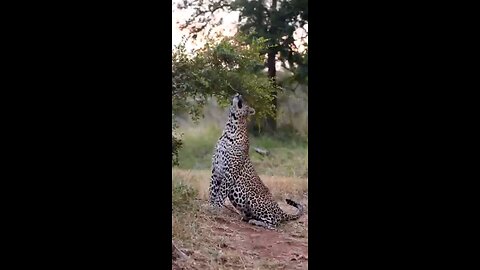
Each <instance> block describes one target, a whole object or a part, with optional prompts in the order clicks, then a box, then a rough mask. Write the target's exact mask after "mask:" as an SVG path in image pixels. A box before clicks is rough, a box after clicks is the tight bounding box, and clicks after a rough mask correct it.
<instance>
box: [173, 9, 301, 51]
mask: <svg viewBox="0 0 480 270" xmlns="http://www.w3.org/2000/svg"><path fill="white" fill-rule="evenodd" d="M179 1H183V0H172V49H173V48H174V46H176V45H178V44H179V43H180V41H181V40H182V36H184V35H185V36H186V35H187V31H186V30H184V31H181V30H180V28H179V22H180V23H182V22H184V21H185V20H186V19H187V18H189V17H190V15H191V14H193V10H192V9H184V10H178V9H177V8H176V6H177V3H178V2H179ZM187 1H188V0H187ZM216 14H218V15H217V16H219V17H222V18H223V24H222V25H221V26H220V27H219V28H217V29H216V31H219V32H221V33H222V34H223V35H224V36H232V35H234V34H235V32H236V23H237V22H238V12H220V11H218V12H217V13H216ZM305 28H306V29H307V31H308V24H307V25H305ZM302 35H305V31H303V30H301V29H300V30H298V31H297V32H296V33H295V35H294V37H295V38H298V37H300V36H302ZM306 42H307V43H308V37H307V38H306ZM295 43H296V46H297V47H298V48H299V50H300V51H302V50H303V46H302V45H301V43H302V42H300V41H297V42H295ZM201 45H202V43H201V42H200V43H199V44H196V45H195V44H193V43H191V42H188V43H187V44H186V47H187V50H192V49H194V48H198V47H199V46H201Z"/></svg>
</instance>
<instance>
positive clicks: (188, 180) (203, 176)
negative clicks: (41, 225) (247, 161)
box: [172, 169, 308, 201]
mask: <svg viewBox="0 0 480 270" xmlns="http://www.w3.org/2000/svg"><path fill="white" fill-rule="evenodd" d="M210 175H211V171H209V170H181V169H173V171H172V179H173V180H174V182H177V183H182V184H185V185H188V186H190V187H192V188H193V189H195V190H196V191H197V192H198V196H197V199H200V200H205V201H206V200H207V199H208V187H209V185H210ZM260 178H261V179H262V182H263V183H265V185H266V186H267V187H268V188H269V189H270V191H271V192H272V194H273V196H274V198H276V199H284V198H286V196H291V195H293V196H303V195H306V194H305V193H306V192H307V189H308V179H307V178H297V177H286V176H271V175H260Z"/></svg>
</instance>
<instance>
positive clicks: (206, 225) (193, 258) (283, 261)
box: [172, 196, 308, 269]
mask: <svg viewBox="0 0 480 270" xmlns="http://www.w3.org/2000/svg"><path fill="white" fill-rule="evenodd" d="M292 199H294V200H296V201H297V202H300V203H302V204H303V205H304V208H305V213H304V215H303V216H302V217H300V218H299V219H298V220H295V221H289V222H287V223H284V224H282V225H280V226H279V227H278V228H277V229H276V230H268V229H264V228H261V227H257V226H254V225H250V224H248V223H246V222H243V221H241V220H240V216H239V215H238V214H237V213H233V212H232V211H230V210H228V209H224V210H223V212H222V213H218V214H212V213H209V212H208V211H207V210H206V208H205V207H203V208H202V209H200V210H199V211H198V212H197V213H196V214H195V219H191V222H192V224H191V225H192V226H191V227H192V230H194V231H195V232H194V233H193V234H192V235H191V236H190V235H189V236H185V238H184V239H183V240H182V239H173V240H174V241H175V242H176V245H177V247H178V248H179V249H180V250H182V251H183V252H184V253H185V254H187V255H188V258H187V259H179V258H175V257H174V258H173V259H172V269H307V268H308V198H307V197H306V196H303V197H302V198H292ZM279 204H280V207H281V208H282V209H284V210H285V211H286V212H289V213H294V212H295V211H296V210H295V209H294V208H293V207H291V206H288V205H287V204H286V203H282V202H279ZM232 208H233V207H232ZM193 223H195V224H193Z"/></svg>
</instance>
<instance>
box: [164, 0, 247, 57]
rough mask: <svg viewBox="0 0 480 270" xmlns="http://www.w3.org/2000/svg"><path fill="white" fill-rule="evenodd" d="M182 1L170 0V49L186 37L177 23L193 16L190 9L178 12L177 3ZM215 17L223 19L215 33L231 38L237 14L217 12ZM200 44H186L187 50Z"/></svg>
mask: <svg viewBox="0 0 480 270" xmlns="http://www.w3.org/2000/svg"><path fill="white" fill-rule="evenodd" d="M179 1H183V0H172V49H173V48H174V46H175V45H178V44H179V43H180V41H181V40H182V36H184V35H187V34H188V32H187V31H186V30H184V31H181V30H180V28H179V22H180V23H183V22H184V21H185V20H186V19H187V18H189V17H190V15H191V14H193V10H192V9H184V10H178V9H177V8H176V6H177V3H178V2H179ZM216 14H218V15H217V16H219V17H222V18H223V24H222V25H221V27H219V28H218V29H216V31H219V32H222V34H223V35H225V36H232V35H234V34H235V32H236V23H237V22H238V12H220V11H217V12H216ZM200 45H201V43H200V44H199V45H197V46H195V45H194V44H192V43H189V44H187V45H186V46H187V49H192V48H195V47H198V46H200Z"/></svg>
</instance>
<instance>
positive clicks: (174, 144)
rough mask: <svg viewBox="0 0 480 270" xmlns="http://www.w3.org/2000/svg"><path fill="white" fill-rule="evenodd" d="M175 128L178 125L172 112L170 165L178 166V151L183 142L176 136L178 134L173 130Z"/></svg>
mask: <svg viewBox="0 0 480 270" xmlns="http://www.w3.org/2000/svg"><path fill="white" fill-rule="evenodd" d="M177 128H178V125H177V122H176V121H175V115H174V114H172V131H173V132H172V133H173V134H172V167H173V166H178V151H179V150H180V149H181V148H182V146H183V142H182V141H181V140H180V139H179V138H178V134H176V132H175V131H176V129H177Z"/></svg>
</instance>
